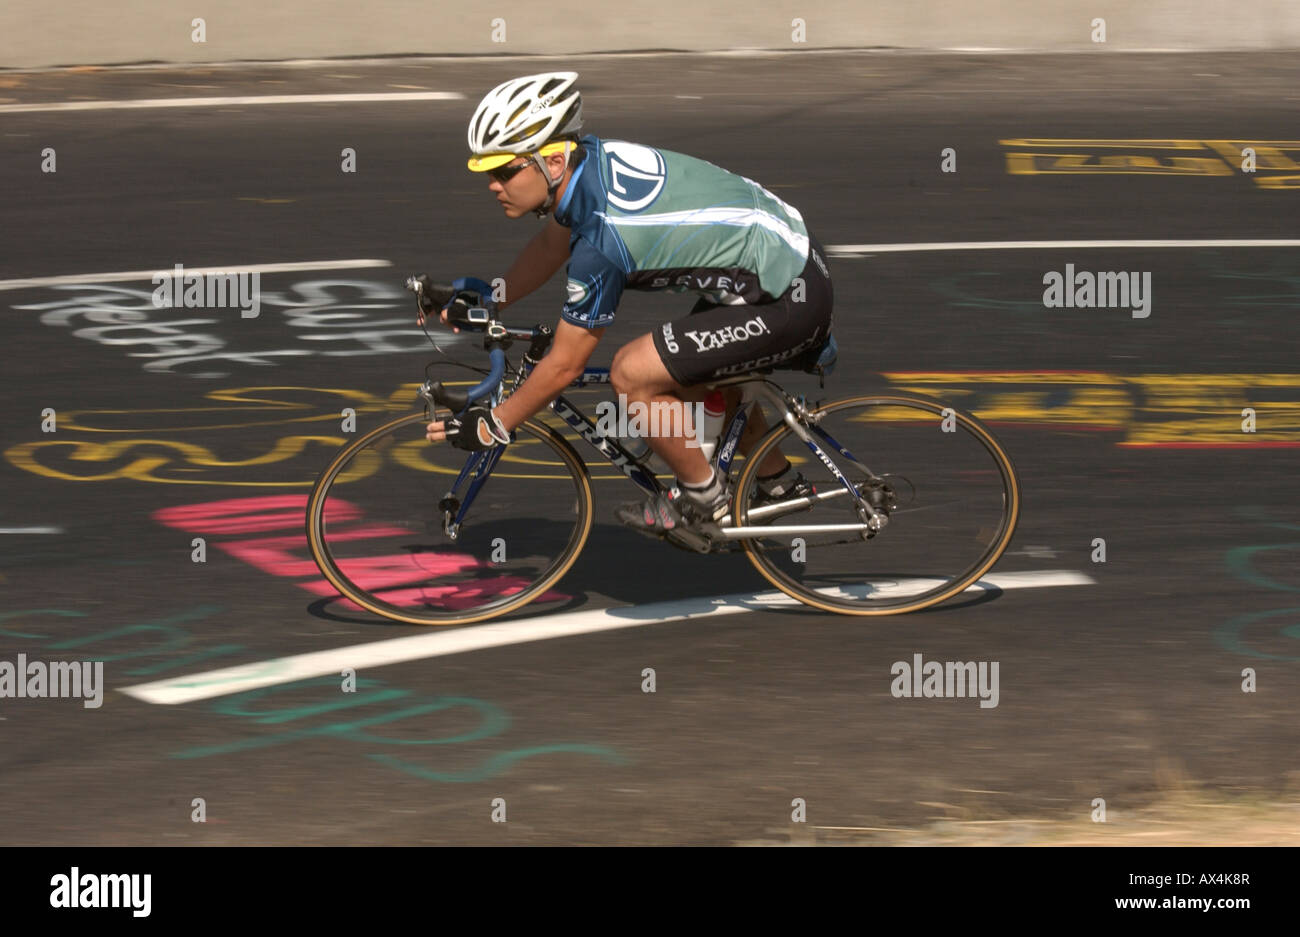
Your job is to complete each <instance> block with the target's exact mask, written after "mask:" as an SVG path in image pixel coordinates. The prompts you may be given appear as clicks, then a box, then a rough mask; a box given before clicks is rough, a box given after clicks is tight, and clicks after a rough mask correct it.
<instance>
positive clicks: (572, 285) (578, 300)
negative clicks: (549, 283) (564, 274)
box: [565, 280, 587, 306]
mask: <svg viewBox="0 0 1300 937" xmlns="http://www.w3.org/2000/svg"><path fill="white" fill-rule="evenodd" d="M565 286H566V288H567V289H568V291H569V305H570V306H578V305H581V304H582V301H583V300H584V299H586V298H587V284H585V283H580V282H579V281H577V280H570V281H569V282H568V283H566V284H565Z"/></svg>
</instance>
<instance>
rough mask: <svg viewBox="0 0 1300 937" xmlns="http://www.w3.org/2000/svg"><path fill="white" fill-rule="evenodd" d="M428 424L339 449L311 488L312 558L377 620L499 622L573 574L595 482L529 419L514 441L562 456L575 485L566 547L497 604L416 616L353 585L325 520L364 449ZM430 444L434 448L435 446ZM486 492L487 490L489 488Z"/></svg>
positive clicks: (392, 425) (382, 432)
mask: <svg viewBox="0 0 1300 937" xmlns="http://www.w3.org/2000/svg"><path fill="white" fill-rule="evenodd" d="M428 421H429V417H428V415H427V414H424V413H413V414H409V415H407V416H404V417H400V418H398V419H396V420H392V421H390V422H388V423H385V424H384V425H382V426H380V427H378V428H376V429H374V430H372V431H371V432H369V433H367V434H366V435H364V436H362V437H360V438H358V439H357V440H355V441H354V442H352V443H350V444H349V445H347V446H345V447H344V448H343V449H341V450H339V452H338V453H337V454H336V455H335V456H334V459H333V460H332V461H331V462H330V464H329V465H328V466H326V468H325V470H324V471H323V472H321V474H320V476H319V478H317V480H316V483H315V485H314V486H313V488H312V491H311V495H310V497H309V498H308V500H307V543H308V547H309V549H310V551H311V555H312V559H313V560H315V562H316V565H317V566H318V567H319V568H320V571H321V573H322V574H323V575H324V576H325V578H326V579H327V580H328V581H329V583H330V584H331V585H332V586H333V587H334V588H335V589H337V590H338V591H339V593H340V595H342V596H344V597H346V598H347V599H349V600H351V601H352V602H354V603H356V604H357V605H359V606H360V607H362V608H364V609H366V610H367V611H370V612H372V613H374V614H376V615H380V616H382V617H384V618H387V619H390V620H393V621H399V622H403V623H406V624H413V625H461V624H471V623H473V622H478V621H486V620H488V619H491V618H497V617H499V616H501V615H505V614H508V613H509V612H512V611H514V610H516V609H518V608H521V607H523V606H525V605H527V604H528V603H529V602H532V601H534V600H535V599H537V597H538V596H541V595H543V594H544V593H545V592H546V591H547V590H548V589H550V588H551V587H552V586H554V585H555V584H556V583H557V582H558V581H559V580H560V579H561V577H563V576H564V574H565V573H567V572H568V571H569V569H570V567H571V566H572V565H573V563H574V561H575V560H576V559H577V557H578V555H579V554H580V553H581V552H582V549H583V547H584V546H585V545H586V542H587V537H588V535H589V534H590V532H591V527H592V523H593V519H592V489H591V480H590V477H589V475H588V473H587V470H586V467H585V466H584V465H583V463H582V460H581V459H580V458H579V457H578V454H577V453H576V452H575V451H574V449H573V447H572V446H571V445H569V443H568V442H567V441H566V440H565V439H564V438H563V437H561V436H560V434H559V433H557V432H555V431H554V430H552V429H551V428H550V427H548V426H545V425H543V424H541V423H538V422H537V421H535V420H526V421H525V422H524V423H522V424H521V425H520V426H519V427H518V428H516V430H515V434H516V438H518V436H520V435H523V436H526V437H531V438H532V439H534V440H536V441H539V442H541V443H542V444H544V445H545V446H548V447H549V448H550V450H551V451H552V452H553V453H554V455H555V456H557V457H558V463H556V464H558V466H559V467H560V468H561V469H562V470H563V471H564V472H567V475H568V477H569V478H570V479H571V480H572V482H573V484H574V494H575V501H574V509H575V511H576V516H575V518H574V525H573V530H572V532H571V533H570V534H569V536H568V537H567V540H566V542H565V545H564V548H563V549H562V550H561V551H560V553H559V555H558V556H557V558H556V559H555V560H554V561H553V562H551V563H550V564H549V565H548V566H547V567H546V568H545V569H544V570H543V572H542V573H541V574H540V575H538V576H537V577H536V578H534V579H533V580H532V581H531V582H530V583H529V584H528V585H527V586H526V587H524V588H523V589H522V590H520V591H516V592H511V593H510V594H508V595H502V596H501V597H500V598H499V599H497V600H496V601H490V602H488V603H485V604H484V605H482V606H480V607H475V608H467V609H460V610H453V611H439V610H435V609H430V608H426V609H424V610H422V611H415V610H413V609H410V608H403V607H401V606H399V605H395V604H393V603H391V602H389V601H386V600H385V599H383V598H381V597H379V595H377V592H378V591H380V590H372V589H367V588H363V587H362V586H360V585H358V584H357V583H355V582H353V581H352V579H351V578H349V575H348V574H347V572H346V571H345V570H344V568H343V567H342V565H340V562H339V558H337V557H335V556H334V554H333V552H332V551H331V550H330V546H329V535H328V524H327V518H326V515H327V513H328V512H327V509H326V504H327V502H328V501H329V498H330V495H331V492H332V490H333V488H334V485H335V482H336V481H337V480H338V478H339V476H340V475H341V474H342V473H343V470H344V469H345V467H346V466H347V465H349V464H350V463H351V461H352V460H353V458H354V457H356V456H357V455H358V454H359V453H361V452H363V450H367V449H370V448H372V446H374V444H376V443H379V442H380V441H381V440H383V439H384V438H385V437H390V436H392V437H396V434H397V433H399V432H400V431H402V430H403V429H408V431H409V429H410V428H411V427H412V426H413V424H416V423H419V424H421V425H423V424H425V423H427V422H428ZM409 442H410V440H408V443H409ZM429 445H431V446H432V445H435V444H429ZM512 445H514V443H512ZM508 450H509V447H507V451H508ZM457 452H458V451H457ZM467 457H468V454H467ZM498 464H499V463H498ZM382 469H383V465H381V468H380V471H382ZM453 474H454V473H453ZM491 481H492V479H491V478H489V480H488V483H489V484H490V483H491ZM498 484H499V483H498ZM484 490H486V486H485V488H484ZM343 497H345V495H340V498H343ZM473 508H474V506H473V505H471V506H470V509H469V513H468V515H467V518H466V520H467V522H468V521H469V520H471V519H472V517H473ZM414 511H415V509H414V508H412V512H413V513H414ZM444 591H445V590H444ZM453 598H454V596H453Z"/></svg>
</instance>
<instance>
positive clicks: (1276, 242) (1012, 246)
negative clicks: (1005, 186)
mask: <svg viewBox="0 0 1300 937" xmlns="http://www.w3.org/2000/svg"><path fill="white" fill-rule="evenodd" d="M1117 247H1126V248H1127V247H1132V248H1148V247H1300V239H1294V238H1262V239H1261V238H1255V239H1237V240H1227V239H1218V240H1213V239H1186V240H1179V239H1174V240H1148V241H929V242H918V243H915V244H830V245H828V246H827V248H826V253H828V254H830V255H831V256H832V257H859V256H862V255H863V254H901V253H908V252H911V251H1018V250H1073V249H1076V248H1078V249H1081V250H1087V249H1091V248H1117Z"/></svg>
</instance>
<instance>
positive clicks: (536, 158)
mask: <svg viewBox="0 0 1300 937" xmlns="http://www.w3.org/2000/svg"><path fill="white" fill-rule="evenodd" d="M572 146H573V144H572V143H571V142H567V141H566V142H565V144H564V165H565V169H567V168H568V165H569V152H570V149H571V148H572ZM533 162H535V163H536V164H537V168H538V169H540V170H541V171H542V175H543V176H545V177H546V201H544V202H542V204H541V207H540V208H534V209H533V214H535V215H537V217H538V218H545V217H546V216H547V215H549V214H550V213H551V209H552V208H554V207H555V190H556V189H558V188H559V187H560V183H561V182H563V181H564V171H563V170H561V172H560V178H558V179H552V178H551V173H550V170H548V169H547V168H546V160H545V159H544V158H543V157H542V155H541V154H540V153H534V154H533Z"/></svg>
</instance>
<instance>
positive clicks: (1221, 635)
mask: <svg viewBox="0 0 1300 937" xmlns="http://www.w3.org/2000/svg"><path fill="white" fill-rule="evenodd" d="M1277 615H1294V616H1296V618H1297V619H1298V620H1300V608H1274V609H1270V610H1269V611H1267V612H1253V613H1251V614H1249V615H1238V616H1237V617H1236V618H1233V619H1230V620H1228V621H1226V622H1224V623H1223V624H1221V625H1219V627H1217V628H1215V629H1214V638H1215V640H1216V641H1218V642H1219V644H1220V645H1222V646H1223V647H1225V648H1227V649H1228V650H1230V651H1233V652H1234V653H1237V654H1245V655H1246V656H1248V657H1261V658H1263V659H1265V660H1300V655H1297V656H1294V657H1292V656H1288V655H1286V654H1269V653H1267V652H1265V651H1257V650H1255V649H1254V648H1252V647H1249V646H1248V645H1247V644H1246V643H1245V641H1243V640H1242V637H1241V632H1242V629H1244V628H1246V627H1247V626H1249V625H1253V624H1254V623H1255V622H1257V621H1263V620H1264V619H1266V618H1273V617H1275V616H1277ZM1280 632H1281V634H1283V635H1285V636H1286V637H1288V638H1300V624H1294V625H1287V626H1285V627H1284V628H1282V629H1280Z"/></svg>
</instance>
